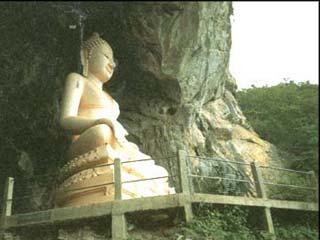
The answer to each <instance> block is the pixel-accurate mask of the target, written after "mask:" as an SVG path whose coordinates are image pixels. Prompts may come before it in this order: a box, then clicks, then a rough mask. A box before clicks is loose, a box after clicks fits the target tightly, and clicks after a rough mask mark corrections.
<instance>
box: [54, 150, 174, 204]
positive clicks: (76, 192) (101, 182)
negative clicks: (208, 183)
mask: <svg viewBox="0 0 320 240" xmlns="http://www.w3.org/2000/svg"><path fill="white" fill-rule="evenodd" d="M102 152H103V149H101V148H99V149H96V150H94V151H92V152H90V153H87V154H84V155H83V156H82V157H79V158H78V159H76V160H73V161H74V166H73V167H72V166H71V165H72V164H70V163H69V164H67V165H66V167H64V168H63V171H62V172H63V173H64V174H67V173H69V174H70V173H71V172H75V171H76V169H77V168H78V169H82V170H80V171H78V172H76V173H73V174H72V175H71V176H69V177H67V178H66V179H65V180H64V181H63V182H62V183H61V184H60V185H59V187H58V188H57V190H56V194H55V196H56V198H55V202H56V206H58V207H67V206H68V207H71V206H80V205H86V204H93V203H101V202H108V201H113V200H114V198H115V197H114V194H115V192H114V165H113V164H112V163H113V160H112V159H110V158H108V157H106V154H101V153H102ZM104 152H106V148H105V147H104ZM99 153H100V154H99ZM97 155H99V156H97ZM92 159H94V160H95V161H92ZM79 162H82V165H81V164H80V163H79ZM123 162H124V163H123V164H122V167H121V175H122V199H132V198H140V197H151V196H160V195H167V194H172V193H175V190H174V188H170V187H169V184H168V172H167V171H166V169H164V168H163V167H161V166H157V165H155V162H154V160H151V159H150V160H144V161H133V162H130V160H128V159H124V160H123ZM76 163H77V164H76ZM95 163H98V164H95ZM92 165H95V166H92ZM99 165H101V166H99ZM88 166H90V167H88ZM85 168H86V169H85ZM149 178H152V179H150V180H144V181H139V180H143V179H149ZM154 178H158V179H154Z"/></svg>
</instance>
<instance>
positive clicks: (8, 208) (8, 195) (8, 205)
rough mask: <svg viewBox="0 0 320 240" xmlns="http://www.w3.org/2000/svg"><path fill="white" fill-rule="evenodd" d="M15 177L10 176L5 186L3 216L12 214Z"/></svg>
mask: <svg viewBox="0 0 320 240" xmlns="http://www.w3.org/2000/svg"><path fill="white" fill-rule="evenodd" d="M13 185H14V178H12V177H8V178H7V180H6V184H5V186H4V195H3V207H2V217H3V218H4V217H7V216H11V213H12V196H13Z"/></svg>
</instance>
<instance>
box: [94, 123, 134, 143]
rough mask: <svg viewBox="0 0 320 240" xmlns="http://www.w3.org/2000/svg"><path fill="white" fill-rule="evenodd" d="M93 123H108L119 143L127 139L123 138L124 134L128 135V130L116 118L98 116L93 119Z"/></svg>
mask: <svg viewBox="0 0 320 240" xmlns="http://www.w3.org/2000/svg"><path fill="white" fill-rule="evenodd" d="M95 124H106V125H108V126H109V127H110V128H111V129H112V130H113V133H114V136H115V138H116V139H117V141H118V142H119V143H125V142H127V139H126V138H125V136H127V135H128V132H127V130H126V129H125V128H124V127H123V126H122V125H121V124H120V123H119V122H118V121H117V120H111V119H108V118H100V119H97V120H96V121H95Z"/></svg>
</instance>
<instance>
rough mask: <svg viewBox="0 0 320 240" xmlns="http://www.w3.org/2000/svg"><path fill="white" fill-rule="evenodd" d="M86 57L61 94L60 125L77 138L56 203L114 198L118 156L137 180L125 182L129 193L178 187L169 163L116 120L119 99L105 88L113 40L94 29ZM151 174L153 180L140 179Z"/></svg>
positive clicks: (111, 67)
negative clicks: (142, 145) (158, 158)
mask: <svg viewBox="0 0 320 240" xmlns="http://www.w3.org/2000/svg"><path fill="white" fill-rule="evenodd" d="M81 63H82V65H83V73H82V74H78V73H70V74H69V75H68V76H67V78H66V82H65V89H64V94H63V98H62V106H61V115H60V125H61V126H62V128H64V129H66V130H67V131H69V132H70V133H71V135H72V143H71V145H70V147H69V149H68V151H67V154H66V160H67V164H66V165H65V166H64V167H63V168H62V169H61V170H60V174H59V177H58V184H59V185H58V187H57V189H56V192H55V204H56V206H78V205H83V204H90V203H98V202H105V201H112V200H114V185H113V184H110V183H112V182H113V170H114V167H113V164H112V163H113V162H114V159H115V158H120V159H121V161H122V162H124V163H123V164H122V181H130V180H134V182H130V183H124V184H123V185H122V191H123V192H122V195H123V198H124V199H129V198H136V197H147V196H157V195H164V194H169V193H174V189H173V188H170V187H169V185H168V172H167V171H166V169H164V168H163V167H161V166H158V165H156V164H155V162H154V160H152V159H151V157H150V156H148V155H146V154H144V153H142V152H141V151H140V150H139V148H138V146H137V145H135V144H134V143H131V142H129V141H128V140H127V139H126V136H127V135H128V132H127V130H126V129H125V128H124V127H123V126H122V125H121V123H120V122H119V121H118V120H117V118H118V116H119V114H120V110H119V105H118V104H117V102H116V101H115V100H114V99H113V98H112V97H111V96H110V95H109V94H108V93H107V92H105V91H103V84H104V83H106V82H108V81H109V80H110V78H111V76H112V74H113V71H114V68H115V67H116V64H115V62H114V59H113V51H112V49H111V47H110V45H109V44H108V43H107V42H106V41H105V40H103V39H102V38H100V36H99V35H98V34H97V33H94V34H93V35H92V36H91V37H90V38H89V39H88V40H87V41H85V42H84V43H83V45H82V47H81ZM146 159H147V160H146ZM133 160H135V161H133ZM136 160H143V161H136ZM157 177H160V178H159V179H154V178H157ZM146 178H153V179H154V180H147V181H138V182H137V181H135V180H141V179H146Z"/></svg>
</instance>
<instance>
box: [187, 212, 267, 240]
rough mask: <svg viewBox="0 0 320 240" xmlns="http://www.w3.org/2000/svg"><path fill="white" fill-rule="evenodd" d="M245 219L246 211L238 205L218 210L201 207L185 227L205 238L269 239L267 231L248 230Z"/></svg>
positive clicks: (219, 239) (234, 239) (230, 239)
mask: <svg viewBox="0 0 320 240" xmlns="http://www.w3.org/2000/svg"><path fill="white" fill-rule="evenodd" d="M247 219H248V211H247V210H244V209H242V208H240V207H225V208H223V209H220V210H218V209H210V208H208V207H201V208H200V210H199V212H198V216H197V217H196V218H195V219H194V220H193V221H192V222H191V223H190V224H187V226H186V229H188V230H189V231H190V230H191V231H193V232H195V233H197V234H199V235H200V236H204V237H206V239H211V238H212V239H215V240H224V239H228V240H256V239H271V238H270V235H268V234H267V233H264V232H254V231H252V230H250V228H249V226H248V222H247Z"/></svg>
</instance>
